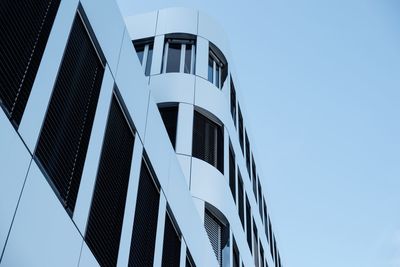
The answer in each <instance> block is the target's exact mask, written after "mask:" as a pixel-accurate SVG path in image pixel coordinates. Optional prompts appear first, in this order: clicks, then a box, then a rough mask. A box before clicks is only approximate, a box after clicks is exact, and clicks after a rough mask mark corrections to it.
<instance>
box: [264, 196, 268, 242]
mask: <svg viewBox="0 0 400 267" xmlns="http://www.w3.org/2000/svg"><path fill="white" fill-rule="evenodd" d="M264 227H265V235H266V237H267V240H268V238H269V237H268V236H269V235H268V211H267V203H266V202H265V199H264ZM268 242H269V241H268Z"/></svg>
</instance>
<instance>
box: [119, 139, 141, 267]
mask: <svg viewBox="0 0 400 267" xmlns="http://www.w3.org/2000/svg"><path fill="white" fill-rule="evenodd" d="M142 155H143V144H142V143H141V141H140V139H139V138H135V144H134V146H133V157H132V164H131V172H130V177H129V185H128V192H127V197H126V204H125V211H124V221H123V225H122V232H121V241H120V245H119V252H118V262H117V266H120V267H124V266H128V262H129V253H130V248H131V239H132V230H133V221H134V216H135V206H136V199H137V193H138V187H139V176H140V168H141V165H142Z"/></svg>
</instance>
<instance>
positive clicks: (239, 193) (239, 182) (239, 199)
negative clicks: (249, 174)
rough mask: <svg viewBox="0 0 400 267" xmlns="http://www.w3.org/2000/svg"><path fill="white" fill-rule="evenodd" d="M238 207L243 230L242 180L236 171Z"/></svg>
mask: <svg viewBox="0 0 400 267" xmlns="http://www.w3.org/2000/svg"><path fill="white" fill-rule="evenodd" d="M238 206H239V218H240V222H241V223H242V227H243V229H244V199H243V180H242V175H241V174H240V172H239V171H238Z"/></svg>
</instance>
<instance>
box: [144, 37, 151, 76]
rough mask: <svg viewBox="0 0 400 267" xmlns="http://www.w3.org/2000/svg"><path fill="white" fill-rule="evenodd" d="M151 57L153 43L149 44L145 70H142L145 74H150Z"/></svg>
mask: <svg viewBox="0 0 400 267" xmlns="http://www.w3.org/2000/svg"><path fill="white" fill-rule="evenodd" d="M152 59H153V44H150V45H149V52H148V53H147V60H146V70H145V72H144V73H145V75H146V76H149V75H150V70H151V62H152Z"/></svg>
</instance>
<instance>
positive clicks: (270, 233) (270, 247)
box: [268, 218, 274, 258]
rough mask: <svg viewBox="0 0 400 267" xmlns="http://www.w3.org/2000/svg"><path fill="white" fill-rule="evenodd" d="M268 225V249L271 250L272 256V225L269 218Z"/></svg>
mask: <svg viewBox="0 0 400 267" xmlns="http://www.w3.org/2000/svg"><path fill="white" fill-rule="evenodd" d="M268 225H269V249H270V252H271V256H272V258H273V257H274V248H273V247H274V244H273V239H272V225H271V220H270V219H269V218H268Z"/></svg>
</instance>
